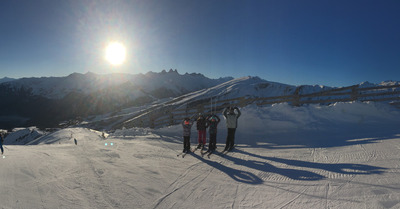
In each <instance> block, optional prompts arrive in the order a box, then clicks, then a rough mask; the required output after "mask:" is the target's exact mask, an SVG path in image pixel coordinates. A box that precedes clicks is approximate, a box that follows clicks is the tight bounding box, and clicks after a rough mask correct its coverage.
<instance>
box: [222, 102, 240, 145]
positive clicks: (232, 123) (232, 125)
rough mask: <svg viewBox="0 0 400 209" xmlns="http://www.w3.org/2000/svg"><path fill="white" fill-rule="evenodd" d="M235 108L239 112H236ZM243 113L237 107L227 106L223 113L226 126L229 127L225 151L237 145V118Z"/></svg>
mask: <svg viewBox="0 0 400 209" xmlns="http://www.w3.org/2000/svg"><path fill="white" fill-rule="evenodd" d="M235 110H236V112H237V113H235ZM241 114H242V113H241V112H240V110H239V108H237V107H234V108H233V107H228V108H225V110H224V112H223V115H224V118H225V120H226V127H227V128H228V136H227V137H226V146H225V149H224V151H227V150H232V149H233V146H234V145H235V132H236V128H237V120H238V118H239V117H240V115H241Z"/></svg>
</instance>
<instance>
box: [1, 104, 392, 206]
mask: <svg viewBox="0 0 400 209" xmlns="http://www.w3.org/2000/svg"><path fill="white" fill-rule="evenodd" d="M399 117H400V110H398V109H394V108H393V107H390V106H389V105H385V104H378V103H358V102H355V103H337V104H334V105H331V106H319V105H309V106H303V107H291V106H289V105H287V104H277V105H273V106H268V107H257V106H247V107H245V108H243V109H242V117H240V119H239V128H238V130H237V135H236V142H237V146H236V149H235V150H234V151H233V152H231V153H228V154H227V155H225V156H219V155H218V154H213V155H211V156H210V158H208V157H207V156H204V157H202V156H201V155H200V152H199V151H196V153H194V154H188V155H186V156H185V158H181V157H177V154H179V153H180V152H181V150H182V148H183V146H182V139H181V138H182V137H181V134H182V130H181V127H180V126H173V127H167V128H163V129H157V130H150V129H126V130H117V131H116V132H115V133H113V134H110V135H109V136H108V137H107V138H106V139H104V138H103V137H102V133H101V132H96V131H93V130H89V129H84V128H68V129H62V130H59V131H58V132H54V133H51V134H47V135H44V136H43V137H40V138H36V137H35V138H36V139H35V141H33V142H32V143H31V144H37V145H6V146H5V147H6V148H5V156H4V158H2V159H0V205H1V207H2V208H307V209H309V208H400V140H399V138H400V128H399V122H400V118H399ZM32 133H36V132H34V131H33V132H32ZM195 133H196V132H195V130H192V139H191V142H192V146H194V145H195V143H196V139H197V137H196V135H195ZM27 137H29V136H27ZM225 137H226V130H225V124H224V120H223V121H222V123H221V124H220V127H219V133H218V138H217V141H218V150H220V151H221V150H222V148H223V146H224V145H223V142H224V141H225ZM10 139H11V138H10ZM73 139H76V140H77V145H75V144H74V140H73ZM6 144H7V141H6Z"/></svg>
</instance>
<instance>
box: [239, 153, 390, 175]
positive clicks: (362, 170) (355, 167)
mask: <svg viewBox="0 0 400 209" xmlns="http://www.w3.org/2000/svg"><path fill="white" fill-rule="evenodd" d="M235 151H236V152H238V153H241V154H244V155H248V156H252V157H256V158H260V159H264V160H270V161H274V162H279V163H283V164H286V165H291V166H296V167H304V168H315V169H321V170H325V171H330V172H335V173H340V174H349V175H370V174H382V173H384V170H385V169H386V168H383V167H376V166H370V165H363V164H351V163H336V164H334V163H317V162H307V161H301V160H289V159H283V158H277V157H265V156H261V155H257V154H253V153H250V152H246V151H243V150H239V149H236V150H235Z"/></svg>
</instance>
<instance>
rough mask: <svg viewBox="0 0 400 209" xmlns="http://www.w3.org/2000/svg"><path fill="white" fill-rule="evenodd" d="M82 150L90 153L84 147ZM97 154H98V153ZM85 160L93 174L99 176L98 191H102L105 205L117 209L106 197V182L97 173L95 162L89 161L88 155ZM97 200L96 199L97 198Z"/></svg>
mask: <svg viewBox="0 0 400 209" xmlns="http://www.w3.org/2000/svg"><path fill="white" fill-rule="evenodd" d="M82 150H83V151H84V152H85V153H88V152H87V149H86V148H85V147H84V146H83V147H82ZM99 153H101V151H99ZM96 154H97V153H96ZM84 159H85V161H86V162H87V163H86V165H89V167H90V169H91V171H92V173H93V174H94V175H95V176H97V178H95V179H96V180H97V181H98V182H99V184H98V187H99V188H98V189H100V190H101V191H100V194H101V196H102V197H103V198H102V199H103V200H104V201H103V203H106V205H108V206H109V208H115V207H114V205H112V204H111V203H110V202H109V201H110V197H108V196H106V195H105V194H107V190H105V189H104V188H103V185H104V181H103V180H102V178H101V175H100V174H99V173H98V171H97V169H96V168H95V166H94V165H93V163H94V162H93V161H92V160H90V159H89V157H88V156H87V155H84ZM95 199H96V198H95Z"/></svg>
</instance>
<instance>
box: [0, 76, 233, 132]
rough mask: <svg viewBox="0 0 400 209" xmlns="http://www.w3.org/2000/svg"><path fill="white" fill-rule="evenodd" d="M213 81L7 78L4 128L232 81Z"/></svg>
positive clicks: (49, 123) (0, 91)
mask: <svg viewBox="0 0 400 209" xmlns="http://www.w3.org/2000/svg"><path fill="white" fill-rule="evenodd" d="M232 79H233V78H232V77H225V78H219V79H210V78H207V77H205V76H204V75H202V74H197V73H192V74H188V73H186V74H179V73H178V72H177V70H172V69H171V70H169V71H165V70H164V71H162V72H160V73H154V72H148V73H146V74H135V75H133V74H109V75H98V74H95V73H91V72H88V73H86V74H80V73H73V74H71V75H69V76H66V77H41V78H21V79H9V78H3V79H1V83H0V96H1V98H4V99H3V100H2V102H1V103H0V127H1V128H6V129H9V128H13V127H16V126H29V125H36V126H39V127H53V126H54V125H55V124H58V123H59V122H60V121H63V120H69V119H73V118H76V117H86V116H88V115H96V114H103V113H106V112H110V111H115V110H118V109H122V108H126V107H131V106H138V105H143V104H146V103H150V102H155V101H158V100H160V99H165V98H169V97H177V96H180V95H183V94H186V93H189V92H193V91H197V90H200V89H205V88H210V87H212V86H215V85H218V84H221V83H224V82H226V81H229V80H232Z"/></svg>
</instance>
